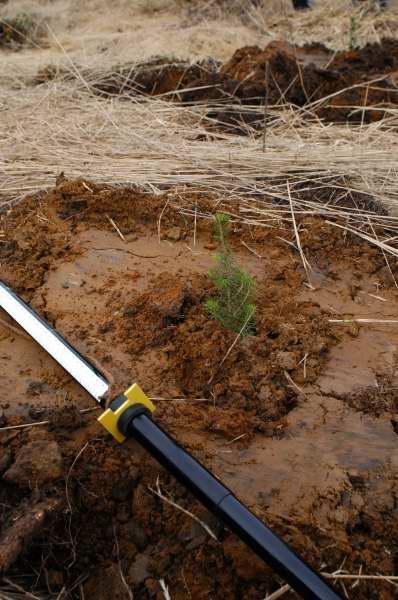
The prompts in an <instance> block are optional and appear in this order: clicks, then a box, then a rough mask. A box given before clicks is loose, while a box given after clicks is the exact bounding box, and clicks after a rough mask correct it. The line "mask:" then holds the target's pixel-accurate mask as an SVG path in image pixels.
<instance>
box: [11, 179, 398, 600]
mask: <svg viewBox="0 0 398 600" xmlns="http://www.w3.org/2000/svg"><path fill="white" fill-rule="evenodd" d="M184 201H185V202H186V203H187V206H188V205H189V204H190V203H191V204H192V206H195V207H199V208H201V209H202V210H201V212H202V213H206V214H211V213H212V212H214V211H215V210H216V201H215V200H213V199H212V198H211V197H210V196H208V197H206V196H204V195H203V194H192V197H191V198H189V197H186V198H185V200H184ZM177 204H178V202H177V199H176V198H173V191H172V190H171V191H169V192H168V193H167V194H164V195H160V196H152V195H150V194H144V193H142V192H139V191H137V190H134V189H123V188H119V189H115V188H110V187H107V186H98V185H95V184H93V183H92V182H90V181H77V182H71V181H68V180H66V179H65V178H63V177H61V178H59V180H58V183H57V186H56V187H55V188H54V189H53V190H51V191H49V192H46V193H41V194H38V195H36V196H35V197H32V198H28V199H26V201H25V202H24V203H22V204H20V205H18V206H16V207H15V208H14V209H12V210H10V211H9V212H7V213H3V214H1V215H0V225H1V232H2V234H3V235H2V237H1V243H0V265H1V279H2V280H4V281H5V282H6V283H8V284H9V285H11V286H12V287H14V288H15V289H16V290H17V291H18V292H19V293H20V294H21V295H22V296H23V297H24V299H25V300H26V301H28V302H30V303H31V304H32V306H33V307H35V308H36V310H38V311H39V312H40V313H41V314H42V315H43V316H44V317H45V318H46V319H48V320H49V322H50V323H52V324H53V325H54V326H56V327H57V329H58V330H59V331H60V333H61V334H63V335H64V336H65V337H66V338H67V339H68V340H69V341H70V342H71V343H72V344H74V345H75V346H76V347H77V349H78V350H79V351H80V352H82V353H83V354H85V355H86V356H88V357H89V358H90V359H91V360H93V361H94V362H95V364H96V365H97V366H98V367H99V368H101V369H102V371H103V372H104V374H106V376H107V377H108V378H109V380H110V381H111V382H112V386H113V389H114V390H115V392H116V391H120V390H123V389H125V388H126V387H127V386H128V385H130V384H131V383H132V382H134V381H137V382H139V384H140V385H141V387H142V388H143V389H144V390H145V391H146V393H147V394H148V395H149V396H150V397H151V398H153V399H154V402H155V404H156V407H157V410H156V413H155V418H156V419H157V420H158V421H159V423H161V424H162V426H164V427H165V428H166V429H167V430H168V431H169V432H170V433H171V434H172V435H174V436H175V437H176V438H177V439H178V440H179V441H180V442H181V443H182V444H183V445H184V446H185V447H186V448H187V449H188V450H189V451H190V452H192V453H193V454H194V455H195V456H196V457H197V458H198V459H199V460H201V461H203V462H204V463H205V464H206V465H207V466H208V467H209V468H211V469H212V470H213V472H214V473H215V474H216V475H217V476H219V477H220V478H221V479H222V480H223V481H224V482H225V483H226V484H227V485H228V486H230V487H231V488H232V490H233V491H234V492H235V493H236V494H237V495H238V496H239V497H240V498H241V499H242V500H243V501H244V502H246V503H247V504H248V505H249V506H250V507H251V508H252V509H253V510H254V511H255V512H256V514H258V515H259V516H260V517H261V518H263V519H264V520H265V522H267V523H268V524H269V525H271V526H272V527H274V528H275V530H276V531H277V532H278V533H279V534H280V535H281V536H282V537H283V538H284V539H285V540H286V541H287V542H288V543H289V544H291V545H292V546H293V547H294V548H295V549H296V550H297V551H298V552H299V553H300V554H301V555H302V556H303V557H304V558H305V559H306V560H308V561H309V562H310V563H311V564H312V565H313V566H314V567H315V568H317V569H319V570H322V571H324V572H327V573H332V572H334V571H336V570H337V569H339V568H340V567H341V565H342V564H343V569H344V570H346V572H347V573H351V574H352V573H358V572H359V571H361V572H362V573H366V574H374V575H376V574H384V575H388V574H393V573H394V572H395V570H396V559H397V541H396V540H397V533H398V531H397V493H398V486H397V481H398V454H397V451H396V448H397V441H398V438H397V427H398V396H397V394H396V387H397V370H396V361H397V349H398V325H396V324H391V323H390V324H383V323H380V322H379V323H366V324H361V325H360V324H358V323H356V322H355V321H354V320H355V319H361V318H362V319H377V320H379V321H382V320H386V321H396V320H397V319H398V314H397V313H398V308H397V303H396V297H397V292H396V288H395V287H394V285H393V280H392V279H390V275H389V274H390V271H389V270H387V269H386V263H385V258H384V257H383V255H382V254H380V253H379V252H378V250H377V249H375V248H372V247H370V246H369V245H368V244H367V243H366V242H365V241H362V240H360V239H359V238H354V237H351V236H350V234H348V235H347V234H346V232H344V231H342V230H339V229H338V228H335V227H333V226H331V225H330V224H327V223H325V222H324V221H322V220H321V219H314V218H308V217H307V218H305V220H304V219H303V220H302V221H301V222H300V223H299V226H300V232H301V242H302V246H303V250H304V252H305V253H306V255H307V258H308V260H309V262H310V263H311V266H312V271H311V287H308V281H307V278H306V274H305V273H304V271H303V268H302V263H301V261H300V256H299V254H298V253H297V252H296V250H295V249H294V248H292V246H291V245H289V243H286V242H291V241H293V239H294V238H293V234H292V231H291V229H290V226H289V225H285V226H284V225H281V226H280V227H275V228H265V227H261V226H260V225H258V226H253V225H252V226H250V227H249V226H245V225H242V224H240V223H238V222H236V223H234V224H233V232H232V237H231V243H232V245H233V248H234V250H235V252H236V255H237V260H238V262H239V264H240V265H242V266H244V267H245V268H246V269H247V270H248V271H250V273H251V274H252V275H253V276H254V277H255V280H256V286H257V292H256V306H257V314H256V335H255V336H251V337H246V338H244V339H241V340H239V341H238V342H237V343H235V345H234V346H233V347H232V350H231V351H230V349H231V346H232V345H233V344H234V342H235V340H236V334H234V333H231V332H228V331H226V330H224V329H222V327H221V326H220V325H219V324H218V323H217V322H215V321H211V320H209V318H208V317H207V315H206V313H205V311H204V308H203V303H204V301H205V299H206V298H208V297H209V296H211V295H212V294H213V293H214V290H213V289H212V286H211V284H210V282H209V279H208V277H207V272H208V270H209V268H210V267H211V266H212V264H213V261H214V258H213V257H214V253H215V252H216V243H215V242H214V239H213V236H212V231H211V223H210V220H202V219H195V218H194V217H193V216H192V217H190V216H187V215H188V214H189V211H188V210H185V211H183V212H182V211H181V210H179V209H178V208H176V205H177ZM187 206H186V207H185V208H187ZM389 268H390V269H391V271H392V272H393V273H395V274H396V276H397V275H398V273H397V271H398V265H397V264H396V262H395V261H394V259H391V260H390V262H389ZM0 318H1V320H0V380H1V397H0V406H1V411H0V420H1V427H2V428H1V430H0V450H1V453H0V474H1V475H2V485H1V487H0V527H1V530H0V531H1V532H0V572H1V573H2V574H3V575H5V576H6V578H7V579H8V580H9V581H11V582H16V583H17V585H22V586H23V587H25V589H29V591H30V592H33V593H36V594H38V595H40V594H42V595H43V596H44V597H57V595H58V594H60V592H61V590H62V589H64V592H63V594H64V596H65V597H69V598H84V597H86V598H92V597H98V598H101V599H104V600H107V599H108V598H109V599H110V598H115V597H116V598H121V599H124V598H126V599H128V598H129V597H131V596H129V593H130V592H129V591H128V589H131V590H132V591H133V593H134V598H142V599H149V598H156V599H161V598H164V594H163V592H162V588H161V584H160V583H159V582H160V581H161V580H164V582H165V583H166V584H167V586H168V587H169V591H170V595H171V597H172V598H173V599H175V598H176V599H182V598H195V599H196V598H198V599H201V598H203V599H205V598H206V599H208V598H212V599H220V600H221V599H225V598H231V599H232V598H245V599H246V598H252V599H253V600H260V599H262V598H264V597H265V595H266V594H267V593H271V592H273V591H275V590H276V589H278V588H279V587H280V586H281V585H282V584H283V582H281V581H280V580H279V579H278V578H277V577H276V576H275V575H274V574H273V573H272V572H271V571H270V569H268V568H267V567H266V566H264V565H263V564H261V563H260V561H258V560H256V559H255V557H254V556H253V555H252V554H251V553H250V552H249V551H248V550H246V549H245V548H244V547H243V545H242V544H241V543H240V542H238V540H237V539H236V538H235V537H234V536H232V535H231V534H229V533H228V531H226V530H225V529H223V527H222V526H221V525H220V523H218V522H217V520H216V519H214V517H212V516H211V515H209V514H208V513H207V512H206V511H205V510H204V509H203V508H202V507H201V506H200V505H199V504H198V503H197V502H196V501H195V500H194V499H193V498H192V497H191V496H190V495H189V494H188V493H187V492H186V491H185V490H184V489H183V488H182V487H181V486H179V485H177V484H176V483H175V482H174V480H173V479H172V477H171V476H169V475H168V474H167V473H165V472H164V471H163V470H161V469H160V468H159V467H158V466H157V464H156V463H155V462H154V461H152V460H151V459H150V458H149V457H148V456H147V455H146V454H145V452H144V451H143V450H142V449H140V448H139V447H138V446H137V445H136V444H134V443H132V442H128V443H126V444H125V445H122V446H117V445H116V444H115V443H114V442H113V441H112V439H109V437H108V435H107V434H106V433H105V432H104V431H103V430H102V429H101V428H100V426H99V425H98V424H97V422H96V416H97V415H98V414H99V411H95V410H93V411H90V412H85V411H86V409H91V408H93V404H92V401H91V400H90V398H89V397H88V396H87V395H86V394H85V393H84V392H83V391H82V390H81V389H80V388H78V386H77V385H76V384H75V383H74V382H73V381H71V379H70V377H69V376H68V375H67V374H65V372H63V371H62V369H60V368H59V367H58V366H57V365H56V364H55V363H54V362H53V361H52V360H51V359H50V358H49V357H48V356H46V354H45V353H44V352H42V351H40V350H39V349H38V348H37V346H36V345H35V344H34V343H33V342H32V341H31V340H29V339H27V338H26V337H25V336H24V335H23V334H22V332H21V331H20V330H18V328H17V327H15V324H13V323H11V322H10V321H9V319H8V318H7V317H6V315H4V314H2V315H0ZM332 319H334V320H346V321H347V320H348V321H349V322H347V323H341V322H331V320H332ZM228 352H229V354H228ZM227 354H228V356H227V358H226V359H225V360H224V357H225V356H226V355H227ZM94 408H95V407H94ZM43 421H44V424H41V425H40V424H38V423H40V422H43ZM26 423H31V424H36V425H33V426H31V427H27V428H21V429H18V428H17V429H4V428H5V427H8V428H9V427H13V426H17V425H21V424H26ZM43 457H45V460H43ZM157 486H158V487H157ZM159 493H161V494H162V495H163V496H166V498H167V499H172V500H173V502H175V503H177V504H178V505H180V506H182V507H183V508H185V509H187V510H189V511H190V512H192V513H193V514H194V515H196V516H197V517H199V518H200V519H201V520H203V521H204V522H205V523H206V524H207V525H208V526H209V527H210V528H211V529H212V531H213V532H214V535H215V537H216V538H217V541H216V539H213V538H212V537H210V536H209V535H208V533H206V531H205V530H204V529H203V528H202V527H201V525H200V524H198V523H197V522H195V521H193V520H192V519H190V518H189V516H187V515H186V514H183V513H182V512H180V511H179V510H178V509H176V508H175V507H174V506H172V505H170V504H169V503H167V501H165V500H164V499H163V498H160V497H159V495H158V494H159ZM10 540H11V541H13V542H12V543H11V542H10ZM342 581H343V583H344V584H345V585H346V589H347V593H348V596H349V597H350V598H358V599H365V598H383V599H392V598H394V597H395V592H396V589H395V587H394V586H393V585H392V584H391V583H389V582H387V581H380V580H369V581H368V580H363V581H361V582H360V583H359V584H358V585H356V586H355V587H354V588H351V585H352V584H353V583H355V580H349V581H348V582H347V580H342ZM7 585H9V584H7ZM335 585H336V586H337V589H338V590H339V591H340V593H342V594H343V593H344V589H343V587H342V584H341V583H340V582H339V580H336V582H335ZM286 597H287V598H288V597H289V594H286ZM290 597H293V595H292V594H290Z"/></svg>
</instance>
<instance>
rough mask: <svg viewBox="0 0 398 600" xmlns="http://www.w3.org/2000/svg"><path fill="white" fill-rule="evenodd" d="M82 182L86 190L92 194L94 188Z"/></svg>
mask: <svg viewBox="0 0 398 600" xmlns="http://www.w3.org/2000/svg"><path fill="white" fill-rule="evenodd" d="M82 183H83V187H85V188H86V190H88V191H89V192H91V193H92V194H94V190H92V189H91V187H89V186H88V185H87V183H86V182H85V181H83V182H82Z"/></svg>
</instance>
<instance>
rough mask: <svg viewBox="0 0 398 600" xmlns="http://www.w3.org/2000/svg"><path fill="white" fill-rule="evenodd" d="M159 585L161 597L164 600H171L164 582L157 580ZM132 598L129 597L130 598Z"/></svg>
mask: <svg viewBox="0 0 398 600" xmlns="http://www.w3.org/2000/svg"><path fill="white" fill-rule="evenodd" d="M159 584H160V587H161V588H162V592H163V596H164V597H165V600H171V596H170V592H169V588H168V587H167V585H166V583H165V580H164V579H159ZM132 597H133V596H131V598H132Z"/></svg>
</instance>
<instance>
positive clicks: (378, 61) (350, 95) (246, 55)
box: [39, 40, 398, 130]
mask: <svg viewBox="0 0 398 600" xmlns="http://www.w3.org/2000/svg"><path fill="white" fill-rule="evenodd" d="M397 69H398V44H397V41H396V40H383V41H382V42H381V43H380V44H368V45H367V46H365V47H364V48H361V49H358V50H350V51H345V52H335V53H333V52H331V51H329V50H327V49H326V48H324V47H323V46H321V45H319V44H314V45H311V46H306V47H303V48H298V47H295V46H291V45H290V44H287V43H286V42H271V43H270V44H269V45H268V46H266V47H265V48H259V47H258V46H246V47H244V48H240V49H239V50H237V51H236V52H235V53H234V54H233V56H232V57H231V58H230V60H228V61H227V62H225V63H224V64H221V63H217V62H216V61H213V60H206V61H202V62H200V63H196V64H190V63H188V62H186V63H184V62H180V63H176V62H173V63H172V64H170V62H169V61H167V60H165V59H159V60H156V59H154V60H153V61H152V62H150V63H148V64H144V65H140V66H134V65H129V66H123V67H120V68H116V69H115V70H114V71H113V72H112V74H110V75H105V76H103V77H102V78H101V77H100V78H99V79H98V80H97V81H96V83H95V84H94V88H95V89H96V90H97V91H98V92H99V93H101V94H106V95H109V94H117V95H120V94H122V95H129V94H133V95H135V94H145V95H155V96H159V95H160V96H162V97H164V98H170V99H173V100H177V101H180V102H184V103H198V102H200V103H208V102H211V103H213V104H216V105H217V108H214V109H213V110H210V112H209V114H208V117H210V118H213V119H215V120H216V121H217V122H219V123H220V124H222V125H224V126H229V127H231V128H232V129H234V130H239V129H242V130H245V127H246V126H247V125H251V126H252V127H263V125H264V109H262V110H259V111H253V110H250V111H248V110H247V109H246V110H245V108H244V107H245V106H246V107H247V106H248V105H250V106H255V105H264V104H265V105H268V106H270V107H271V106H272V107H275V106H278V105H286V104H293V105H295V106H297V107H305V111H303V117H305V116H306V115H307V116H312V117H313V116H314V115H316V116H317V117H318V118H321V119H323V120H324V121H327V122H343V121H350V122H371V121H376V120H379V119H382V118H383V117H384V116H386V115H388V109H389V108H393V107H396V106H397V103H398V92H397V86H396V74H397ZM39 81H41V80H40V79H39ZM220 104H225V105H229V107H226V108H225V109H223V108H222V106H220ZM236 104H238V105H240V108H239V107H238V106H236ZM231 105H235V106H231Z"/></svg>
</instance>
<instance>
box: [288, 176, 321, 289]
mask: <svg viewBox="0 0 398 600" xmlns="http://www.w3.org/2000/svg"><path fill="white" fill-rule="evenodd" d="M286 186H287V193H288V196H289V202H290V212H291V214H292V222H293V229H294V233H295V236H296V244H297V248H298V250H299V252H300V256H301V260H302V262H303V267H304V271H305V273H306V275H307V279H308V285H309V287H310V288H311V289H314V286H313V285H312V283H311V278H310V275H309V268H308V267H309V263H308V261H307V259H306V258H305V255H304V252H303V249H302V247H301V242H300V236H299V232H298V229H297V224H296V217H295V216H294V209H293V200H292V195H291V193H290V185H289V182H288V181H287V182H286ZM310 268H311V267H310Z"/></svg>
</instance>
